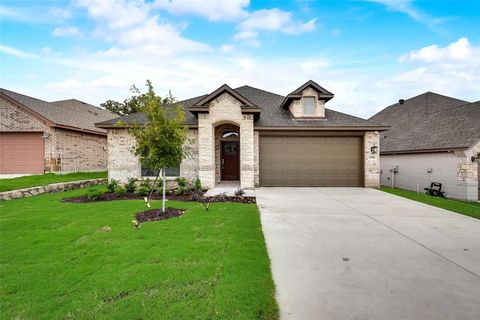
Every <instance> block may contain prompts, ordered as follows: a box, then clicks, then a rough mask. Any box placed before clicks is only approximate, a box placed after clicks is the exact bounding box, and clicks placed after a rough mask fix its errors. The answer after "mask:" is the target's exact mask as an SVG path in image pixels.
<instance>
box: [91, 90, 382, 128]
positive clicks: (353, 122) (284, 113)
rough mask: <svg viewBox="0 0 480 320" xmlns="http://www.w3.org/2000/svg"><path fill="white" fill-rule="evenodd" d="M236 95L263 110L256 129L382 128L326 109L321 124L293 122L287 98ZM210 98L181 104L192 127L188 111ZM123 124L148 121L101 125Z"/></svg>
mask: <svg viewBox="0 0 480 320" xmlns="http://www.w3.org/2000/svg"><path fill="white" fill-rule="evenodd" d="M234 90H235V91H236V92H238V93H239V94H241V95H242V96H244V97H245V98H247V99H248V100H250V101H251V102H253V103H254V104H255V105H256V106H258V107H259V108H260V109H261V113H260V118H259V119H258V120H256V121H255V127H279V128H281V127H299V128H300V127H319V128H328V127H352V128H354V127H379V126H381V125H379V124H378V123H374V122H371V121H368V120H365V119H361V118H358V117H354V116H351V115H347V114H344V113H341V112H338V111H334V110H330V109H326V110H325V119H318V120H313V119H312V120H295V119H292V117H291V115H290V113H289V111H288V110H286V109H283V108H281V104H282V101H283V100H284V99H285V97H284V96H282V95H279V94H275V93H272V92H268V91H265V90H261V89H257V88H253V87H250V86H242V87H239V88H236V89H234ZM205 96H207V95H202V96H199V97H195V98H191V99H188V100H184V101H181V102H182V103H183V106H184V108H185V114H186V120H187V124H189V125H197V124H198V121H197V119H196V118H195V116H194V115H193V114H192V113H190V111H188V108H189V107H190V106H191V105H194V104H195V103H196V102H198V101H200V100H201V99H202V98H204V97H205ZM119 120H121V121H123V122H125V123H127V124H133V122H131V121H135V123H137V124H141V123H144V122H141V121H142V120H143V121H145V120H146V119H145V117H144V116H143V115H138V114H136V115H130V116H126V117H119V118H116V119H113V120H111V121H105V122H102V123H99V124H98V125H100V126H111V125H113V124H115V123H116V122H117V121H119Z"/></svg>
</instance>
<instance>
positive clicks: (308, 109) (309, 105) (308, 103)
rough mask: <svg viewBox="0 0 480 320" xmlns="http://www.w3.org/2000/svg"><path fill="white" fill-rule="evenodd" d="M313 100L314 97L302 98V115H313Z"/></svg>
mask: <svg viewBox="0 0 480 320" xmlns="http://www.w3.org/2000/svg"><path fill="white" fill-rule="evenodd" d="M314 102H315V100H314V97H304V98H303V115H304V116H313V115H314V114H315V104H314Z"/></svg>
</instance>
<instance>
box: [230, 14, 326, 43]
mask: <svg viewBox="0 0 480 320" xmlns="http://www.w3.org/2000/svg"><path fill="white" fill-rule="evenodd" d="M238 28H239V31H238V32H237V33H236V34H235V36H234V38H235V39H237V40H245V39H254V38H256V37H257V36H258V33H259V31H270V32H282V33H286V34H291V35H299V34H302V33H305V32H311V31H313V30H315V28H316V19H311V20H309V21H307V22H300V21H294V20H293V19H292V13H291V12H287V11H282V10H279V9H277V8H274V9H265V10H257V11H254V12H253V13H251V14H250V15H249V17H248V18H247V19H246V20H244V21H242V22H241V23H240V24H239V27H238Z"/></svg>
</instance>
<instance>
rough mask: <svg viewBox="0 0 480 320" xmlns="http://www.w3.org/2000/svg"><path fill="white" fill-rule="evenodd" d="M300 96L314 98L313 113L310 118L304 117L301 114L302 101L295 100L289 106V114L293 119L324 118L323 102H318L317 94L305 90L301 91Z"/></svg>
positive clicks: (309, 89)
mask: <svg viewBox="0 0 480 320" xmlns="http://www.w3.org/2000/svg"><path fill="white" fill-rule="evenodd" d="M302 96H303V97H315V99H314V100H315V104H314V109H315V112H314V114H313V115H311V116H305V115H304V114H303V100H302V99H296V100H293V101H292V103H291V104H290V106H289V109H290V112H291V113H292V114H293V116H294V117H296V118H297V117H317V118H318V117H322V118H323V117H325V101H323V100H318V93H317V92H316V91H315V90H313V89H312V88H310V87H309V88H307V89H305V90H303V91H302Z"/></svg>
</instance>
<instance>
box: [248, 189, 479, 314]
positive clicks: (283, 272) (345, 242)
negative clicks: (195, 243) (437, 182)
mask: <svg viewBox="0 0 480 320" xmlns="http://www.w3.org/2000/svg"><path fill="white" fill-rule="evenodd" d="M256 194H257V202H258V205H259V207H260V211H261V219H262V226H263V230H264V234H265V237H266V241H267V246H268V251H269V255H270V258H271V260H272V271H273V278H274V281H275V284H276V290H277V300H278V302H279V305H280V313H281V317H282V318H283V319H302V320H303V319H305V320H306V319H322V320H323V319H368V320H372V319H382V320H385V319H389V320H390V319H405V320H406V319H452V320H453V319H462V320H466V319H475V320H478V319H480V220H477V219H473V218H470V217H466V216H463V215H460V214H456V213H453V212H450V211H446V210H443V209H438V208H435V207H431V206H428V205H425V204H422V203H418V202H414V201H411V200H407V199H404V198H400V197H397V196H394V195H390V194H387V193H384V192H381V191H378V190H373V189H362V188H259V189H257V190H256Z"/></svg>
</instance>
